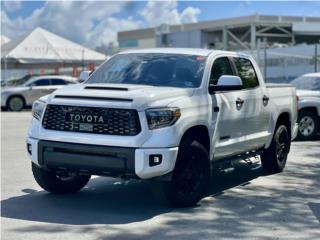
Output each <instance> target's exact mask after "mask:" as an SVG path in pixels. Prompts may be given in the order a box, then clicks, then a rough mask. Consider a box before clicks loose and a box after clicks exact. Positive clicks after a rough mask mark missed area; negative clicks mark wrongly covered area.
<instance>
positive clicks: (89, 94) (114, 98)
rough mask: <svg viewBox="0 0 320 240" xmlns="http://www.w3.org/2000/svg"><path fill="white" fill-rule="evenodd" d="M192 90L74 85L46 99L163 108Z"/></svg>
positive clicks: (112, 105)
mask: <svg viewBox="0 0 320 240" xmlns="http://www.w3.org/2000/svg"><path fill="white" fill-rule="evenodd" d="M192 94H193V89H190V88H175V87H159V86H156V87H155V86H148V85H134V84H75V85H69V86H67V87H64V88H62V89H59V90H57V91H55V92H54V93H53V94H51V95H50V96H49V97H48V98H47V102H48V103H51V104H64V105H75V106H82V105H84V106H101V107H115V108H122V107H123V108H133V109H137V110H138V111H143V110H145V109H146V108H153V107H166V106H169V105H170V103H173V102H174V101H176V100H179V99H181V98H182V97H190V96H191V95H192Z"/></svg>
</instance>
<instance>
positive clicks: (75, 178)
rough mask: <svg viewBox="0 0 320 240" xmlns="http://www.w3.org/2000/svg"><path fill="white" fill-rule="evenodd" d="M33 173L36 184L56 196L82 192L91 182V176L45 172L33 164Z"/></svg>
mask: <svg viewBox="0 0 320 240" xmlns="http://www.w3.org/2000/svg"><path fill="white" fill-rule="evenodd" d="M32 173H33V176H34V179H35V180H36V182H37V183H38V184H39V185H40V187H42V188H43V189H44V190H45V191H47V192H50V193H56V194H67V193H75V192H78V191H80V190H81V189H82V188H83V187H84V186H85V185H86V184H87V183H88V181H89V180H90V177H91V176H90V175H68V174H65V175H61V174H57V173H56V172H55V171H49V170H45V169H43V168H40V167H39V166H37V165H36V164H34V163H32Z"/></svg>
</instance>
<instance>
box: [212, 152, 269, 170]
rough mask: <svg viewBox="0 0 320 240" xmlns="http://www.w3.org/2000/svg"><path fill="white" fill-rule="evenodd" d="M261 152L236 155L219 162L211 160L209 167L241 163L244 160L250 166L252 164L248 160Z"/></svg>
mask: <svg viewBox="0 0 320 240" xmlns="http://www.w3.org/2000/svg"><path fill="white" fill-rule="evenodd" d="M263 150H264V149H263V148H262V149H257V150H254V151H250V152H246V153H242V154H238V155H235V156H230V157H226V158H223V159H221V160H216V161H214V160H213V161H211V165H212V166H215V165H221V164H231V163H232V162H237V161H241V160H244V161H246V162H247V163H250V164H251V163H252V162H250V161H248V158H252V157H257V156H259V155H260V154H261V153H262V152H263Z"/></svg>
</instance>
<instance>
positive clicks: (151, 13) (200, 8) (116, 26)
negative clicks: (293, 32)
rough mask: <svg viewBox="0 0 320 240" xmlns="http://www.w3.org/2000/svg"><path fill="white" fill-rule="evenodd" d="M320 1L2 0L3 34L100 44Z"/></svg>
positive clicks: (306, 8) (307, 9) (295, 11)
mask: <svg viewBox="0 0 320 240" xmlns="http://www.w3.org/2000/svg"><path fill="white" fill-rule="evenodd" d="M319 9H320V1H176V0H169V1H81V2H80V1H63V2H62V1H1V35H4V36H6V37H9V38H10V39H15V38H17V37H20V36H22V35H24V34H26V33H28V32H30V31H32V30H33V29H34V28H36V27H42V28H44V29H46V30H48V31H51V32H53V33H55V34H58V35H61V36H63V37H65V38H68V39H70V40H72V41H74V42H77V43H79V44H83V45H85V46H87V47H91V48H95V47H97V46H101V45H107V44H109V43H110V42H113V43H117V32H118V31H125V30H132V29H138V28H146V27H154V26H158V25H160V24H161V23H168V24H181V23H191V22H199V21H206V20H213V19H223V18H232V17H237V16H246V15H253V14H265V15H282V16H316V17H320V10H319Z"/></svg>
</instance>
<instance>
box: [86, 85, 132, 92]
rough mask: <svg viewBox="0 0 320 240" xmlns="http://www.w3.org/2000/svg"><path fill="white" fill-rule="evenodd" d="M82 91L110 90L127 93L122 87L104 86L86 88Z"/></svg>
mask: <svg viewBox="0 0 320 240" xmlns="http://www.w3.org/2000/svg"><path fill="white" fill-rule="evenodd" d="M84 89H88V90H111V91H128V90H129V89H128V88H122V87H105V86H86V87H85V88H84Z"/></svg>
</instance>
